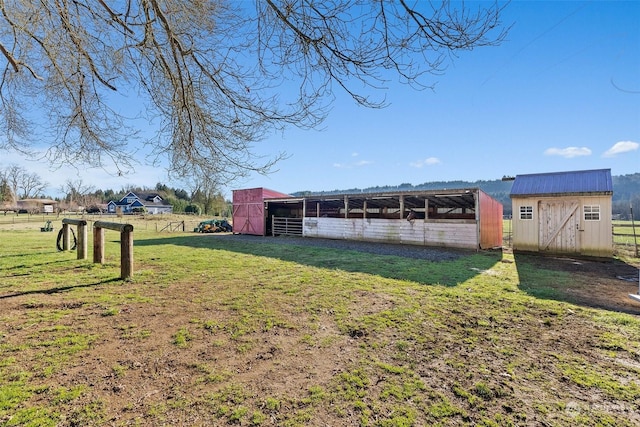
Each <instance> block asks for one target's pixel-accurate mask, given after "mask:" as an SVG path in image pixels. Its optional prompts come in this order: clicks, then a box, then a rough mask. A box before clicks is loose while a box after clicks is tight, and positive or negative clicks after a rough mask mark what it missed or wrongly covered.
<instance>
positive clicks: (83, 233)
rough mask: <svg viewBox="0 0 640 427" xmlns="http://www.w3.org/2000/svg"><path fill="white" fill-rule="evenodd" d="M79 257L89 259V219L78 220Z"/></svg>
mask: <svg viewBox="0 0 640 427" xmlns="http://www.w3.org/2000/svg"><path fill="white" fill-rule="evenodd" d="M77 239H78V259H87V258H88V251H87V221H78V237H77Z"/></svg>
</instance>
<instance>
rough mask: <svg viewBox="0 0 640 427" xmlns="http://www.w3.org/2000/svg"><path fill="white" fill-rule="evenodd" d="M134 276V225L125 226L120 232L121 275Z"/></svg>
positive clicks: (124, 277) (126, 277) (125, 277)
mask: <svg viewBox="0 0 640 427" xmlns="http://www.w3.org/2000/svg"><path fill="white" fill-rule="evenodd" d="M131 276H133V226H129V228H127V227H125V228H124V229H123V230H122V232H121V233H120V277H122V278H123V279H128V278H129V277H131Z"/></svg>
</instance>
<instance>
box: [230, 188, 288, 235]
mask: <svg viewBox="0 0 640 427" xmlns="http://www.w3.org/2000/svg"><path fill="white" fill-rule="evenodd" d="M273 197H290V196H289V195H287V194H284V193H279V192H277V191H273V190H269V189H268V188H247V189H244V190H234V191H233V199H232V203H233V213H232V218H233V230H234V232H235V233H236V234H253V235H256V236H264V235H266V222H265V218H266V213H265V203H264V201H265V200H266V199H267V198H273Z"/></svg>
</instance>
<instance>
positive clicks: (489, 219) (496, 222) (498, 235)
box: [478, 190, 503, 249]
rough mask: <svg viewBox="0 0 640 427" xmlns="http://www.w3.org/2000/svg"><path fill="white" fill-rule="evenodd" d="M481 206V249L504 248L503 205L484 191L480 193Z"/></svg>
mask: <svg viewBox="0 0 640 427" xmlns="http://www.w3.org/2000/svg"><path fill="white" fill-rule="evenodd" d="M478 198H479V205H480V248H482V249H490V248H498V247H501V246H502V209H503V206H502V203H500V202H499V201H497V200H496V199H494V198H492V197H491V196H489V195H488V194H487V193H485V192H484V191H482V190H479V191H478Z"/></svg>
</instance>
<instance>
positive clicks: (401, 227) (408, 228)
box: [303, 218, 479, 249]
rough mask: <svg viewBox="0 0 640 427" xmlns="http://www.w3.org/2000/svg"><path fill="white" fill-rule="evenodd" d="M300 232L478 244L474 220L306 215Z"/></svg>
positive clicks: (467, 245) (444, 244)
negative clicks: (309, 216)
mask: <svg viewBox="0 0 640 427" xmlns="http://www.w3.org/2000/svg"><path fill="white" fill-rule="evenodd" d="M303 235H304V236H305V237H321V238H327V239H349V240H365V241H372V242H386V243H403V244H413V245H423V246H438V247H452V248H453V247H455V248H468V249H477V248H478V245H479V242H478V231H477V224H476V221H474V220H449V221H447V220H433V221H429V220H427V221H426V222H425V221H424V220H415V221H412V222H410V221H406V220H399V219H380V218H366V219H362V218H348V219H344V218H305V220H304V226H303Z"/></svg>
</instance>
